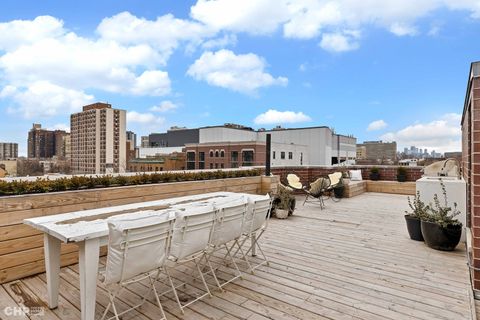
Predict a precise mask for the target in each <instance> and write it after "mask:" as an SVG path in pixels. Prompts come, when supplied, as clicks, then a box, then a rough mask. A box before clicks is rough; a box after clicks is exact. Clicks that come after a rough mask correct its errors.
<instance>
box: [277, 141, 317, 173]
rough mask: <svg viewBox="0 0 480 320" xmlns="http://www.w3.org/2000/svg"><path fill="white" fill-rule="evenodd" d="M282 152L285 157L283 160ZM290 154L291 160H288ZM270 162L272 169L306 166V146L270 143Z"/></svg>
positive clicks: (307, 160)
mask: <svg viewBox="0 0 480 320" xmlns="http://www.w3.org/2000/svg"><path fill="white" fill-rule="evenodd" d="M282 152H284V155H285V158H284V159H282ZM290 152H291V153H292V159H289V153H290ZM270 161H271V162H270V163H271V165H272V167H282V166H301V165H305V164H308V163H309V159H308V146H306V145H299V144H292V143H277V142H272V149H271V153H270Z"/></svg>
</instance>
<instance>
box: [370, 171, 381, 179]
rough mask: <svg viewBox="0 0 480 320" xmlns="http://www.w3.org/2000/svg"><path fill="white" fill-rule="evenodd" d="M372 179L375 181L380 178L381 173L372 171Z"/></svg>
mask: <svg viewBox="0 0 480 320" xmlns="http://www.w3.org/2000/svg"><path fill="white" fill-rule="evenodd" d="M370 180H373V181H377V180H380V173H375V172H370Z"/></svg>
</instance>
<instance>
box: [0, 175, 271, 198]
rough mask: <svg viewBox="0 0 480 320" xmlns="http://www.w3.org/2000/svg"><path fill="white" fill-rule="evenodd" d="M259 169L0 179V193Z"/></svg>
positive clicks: (182, 178)
mask: <svg viewBox="0 0 480 320" xmlns="http://www.w3.org/2000/svg"><path fill="white" fill-rule="evenodd" d="M261 174H262V171H261V170H259V169H256V170H238V171H221V170H218V171H204V172H188V171H184V172H176V173H172V172H165V173H152V174H147V173H143V174H137V175H134V176H121V175H119V176H116V177H113V176H111V175H104V176H95V177H93V176H90V177H86V176H73V177H71V178H65V177H64V178H59V179H55V180H50V179H49V178H37V180H35V181H22V180H14V181H11V182H7V181H3V180H0V196H8V195H19V194H30V193H45V192H59V191H67V190H81V189H93V188H99V187H111V186H113V185H116V186H126V185H139V184H150V183H165V182H174V181H178V182H180V181H199V180H212V179H225V178H237V177H253V176H259V175H261Z"/></svg>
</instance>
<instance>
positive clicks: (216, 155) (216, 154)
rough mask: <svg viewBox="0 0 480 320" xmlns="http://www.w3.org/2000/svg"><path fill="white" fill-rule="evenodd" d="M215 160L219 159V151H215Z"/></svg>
mask: <svg viewBox="0 0 480 320" xmlns="http://www.w3.org/2000/svg"><path fill="white" fill-rule="evenodd" d="M215 158H218V150H216V151H215Z"/></svg>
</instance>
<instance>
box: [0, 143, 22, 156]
mask: <svg viewBox="0 0 480 320" xmlns="http://www.w3.org/2000/svg"><path fill="white" fill-rule="evenodd" d="M16 158H18V143H12V142H0V160H7V159H16Z"/></svg>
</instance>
